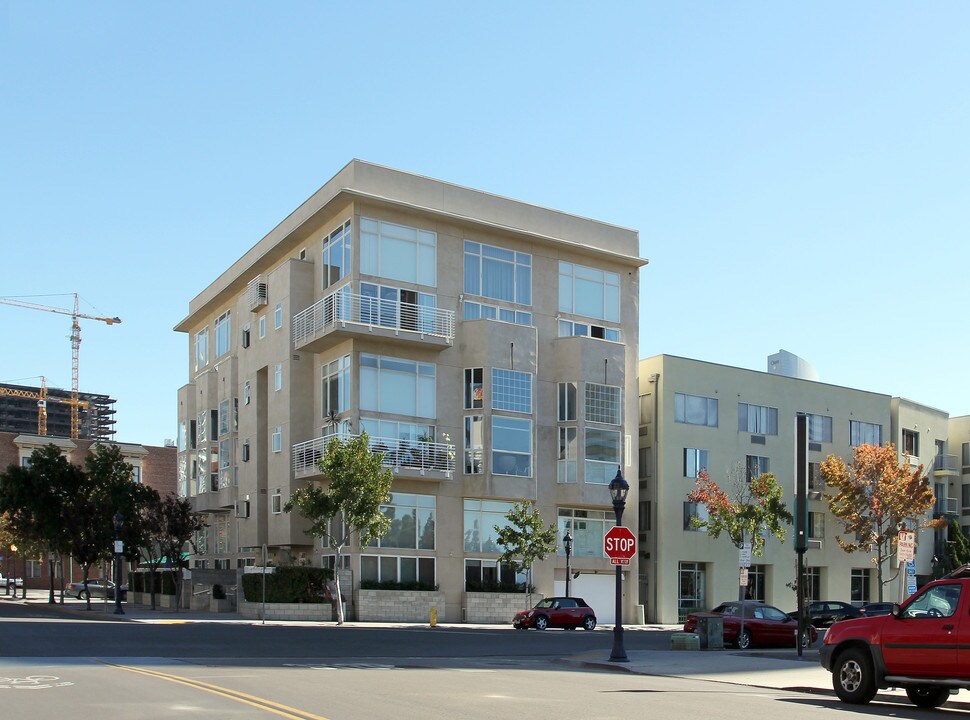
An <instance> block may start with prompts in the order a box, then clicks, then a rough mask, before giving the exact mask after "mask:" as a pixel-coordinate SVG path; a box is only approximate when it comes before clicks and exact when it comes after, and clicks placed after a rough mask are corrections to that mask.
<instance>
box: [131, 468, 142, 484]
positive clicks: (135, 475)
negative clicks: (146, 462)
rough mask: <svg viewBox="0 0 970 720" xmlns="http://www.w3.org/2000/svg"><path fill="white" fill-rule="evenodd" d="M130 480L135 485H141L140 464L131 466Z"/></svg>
mask: <svg viewBox="0 0 970 720" xmlns="http://www.w3.org/2000/svg"><path fill="white" fill-rule="evenodd" d="M131 481H132V482H133V483H135V485H141V465H132V466H131Z"/></svg>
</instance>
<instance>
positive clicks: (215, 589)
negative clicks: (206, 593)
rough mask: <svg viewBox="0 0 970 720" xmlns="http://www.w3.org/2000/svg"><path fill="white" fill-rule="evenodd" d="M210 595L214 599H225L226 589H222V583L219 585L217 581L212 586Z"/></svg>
mask: <svg viewBox="0 0 970 720" xmlns="http://www.w3.org/2000/svg"><path fill="white" fill-rule="evenodd" d="M212 597H213V598H214V599H215V600H225V599H226V591H225V590H224V589H223V587H222V585H220V584H219V583H216V584H215V585H213V586H212Z"/></svg>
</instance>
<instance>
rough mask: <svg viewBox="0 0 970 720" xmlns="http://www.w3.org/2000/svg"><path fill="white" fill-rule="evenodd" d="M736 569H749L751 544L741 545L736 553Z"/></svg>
mask: <svg viewBox="0 0 970 720" xmlns="http://www.w3.org/2000/svg"><path fill="white" fill-rule="evenodd" d="M738 567H742V568H749V567H751V543H748V542H746V543H743V544H742V545H741V549H740V550H739V551H738Z"/></svg>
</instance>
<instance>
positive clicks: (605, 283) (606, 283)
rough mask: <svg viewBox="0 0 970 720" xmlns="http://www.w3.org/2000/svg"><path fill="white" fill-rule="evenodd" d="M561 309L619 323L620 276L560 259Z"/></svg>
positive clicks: (561, 310)
mask: <svg viewBox="0 0 970 720" xmlns="http://www.w3.org/2000/svg"><path fill="white" fill-rule="evenodd" d="M559 311H560V312H567V313H572V314H574V315H585V316H587V317H593V318H598V319H600V320H607V321H610V322H619V321H620V276H619V275H618V274H616V273H611V272H606V271H604V270H597V269H596V268H589V267H585V266H583V265H575V264H573V263H568V262H561V261H560V263H559Z"/></svg>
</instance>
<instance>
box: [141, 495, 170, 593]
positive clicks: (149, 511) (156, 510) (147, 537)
mask: <svg viewBox="0 0 970 720" xmlns="http://www.w3.org/2000/svg"><path fill="white" fill-rule="evenodd" d="M162 515H163V511H162V498H161V496H160V495H159V494H158V492H157V491H155V490H154V489H153V490H152V495H151V496H149V497H148V499H147V501H146V503H145V504H144V505H143V506H142V508H141V516H140V517H139V519H138V524H139V525H140V526H141V530H142V537H141V542H140V544H139V545H138V564H139V565H142V566H145V567H147V568H148V578H149V581H148V582H149V588H148V591H149V593H150V594H151V606H152V610H154V609H155V574H156V573H157V572H158V571H159V569H160V568H161V567H162V564H163V563H164V562H165V560H166V557H165V551H164V550H163V549H162V545H164V544H165V523H164V521H163V517H162Z"/></svg>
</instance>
